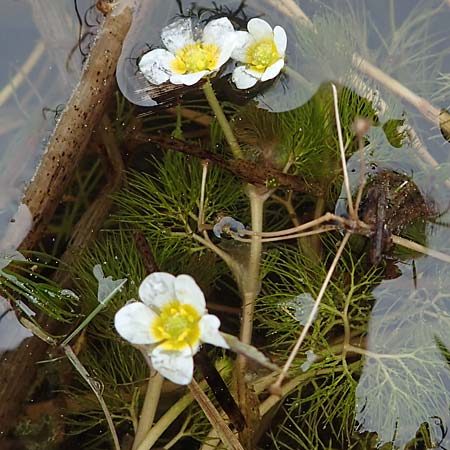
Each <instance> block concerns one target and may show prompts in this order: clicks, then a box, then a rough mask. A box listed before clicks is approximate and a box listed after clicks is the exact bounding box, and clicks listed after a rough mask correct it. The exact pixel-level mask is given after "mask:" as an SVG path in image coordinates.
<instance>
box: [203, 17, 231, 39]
mask: <svg viewBox="0 0 450 450" xmlns="http://www.w3.org/2000/svg"><path fill="white" fill-rule="evenodd" d="M233 34H234V28H233V25H232V24H231V22H230V21H229V19H227V18H226V17H221V18H220V19H217V20H211V22H209V23H208V24H207V25H206V27H205V28H204V30H203V39H202V41H203V42H204V43H205V44H216V45H219V46H220V45H222V42H223V40H224V38H225V37H226V36H227V35H233Z"/></svg>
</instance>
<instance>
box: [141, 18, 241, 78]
mask: <svg viewBox="0 0 450 450" xmlns="http://www.w3.org/2000/svg"><path fill="white" fill-rule="evenodd" d="M161 40H162V43H163V44H164V46H165V47H166V49H167V50H166V49H162V48H158V49H155V50H151V51H150V52H148V53H145V54H144V55H143V56H142V58H141V60H140V61H139V69H140V71H141V72H142V73H143V74H144V76H145V78H146V79H147V80H148V81H149V82H150V83H152V84H157V85H158V84H162V83H165V82H166V81H170V82H171V83H173V84H185V85H188V86H191V85H193V84H195V83H197V82H198V81H199V80H200V79H201V78H203V77H204V76H205V75H208V74H210V73H213V72H217V71H218V70H219V69H220V67H222V66H223V64H225V63H226V62H227V61H228V60H229V59H230V57H231V52H232V51H233V49H234V45H235V42H236V32H235V31H234V28H233V25H232V24H231V22H230V21H229V20H228V19H227V18H226V17H222V18H220V19H216V20H211V22H209V23H208V24H207V25H206V26H205V28H204V29H203V32H202V35H201V38H200V39H196V38H195V36H194V31H193V27H192V21H191V19H178V20H176V21H175V22H173V23H171V24H170V25H168V26H166V27H165V28H163V30H162V32H161Z"/></svg>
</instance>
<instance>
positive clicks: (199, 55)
mask: <svg viewBox="0 0 450 450" xmlns="http://www.w3.org/2000/svg"><path fill="white" fill-rule="evenodd" d="M219 53H220V51H219V47H218V46H217V45H215V44H203V43H202V42H196V43H195V44H188V45H186V46H184V47H183V48H181V49H179V50H178V51H177V54H176V55H175V59H174V60H173V62H172V70H173V71H174V72H175V73H178V74H181V75H182V74H186V73H195V72H200V71H202V70H214V69H215V68H216V65H217V61H218V59H219Z"/></svg>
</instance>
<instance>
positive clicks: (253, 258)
mask: <svg viewBox="0 0 450 450" xmlns="http://www.w3.org/2000/svg"><path fill="white" fill-rule="evenodd" d="M247 195H248V197H249V199H250V209H251V223H252V231H254V232H256V233H261V232H262V230H263V213H264V202H265V201H266V199H267V191H264V192H259V188H257V187H255V186H253V185H248V186H247ZM261 253H262V239H261V236H258V235H253V236H252V237H251V242H250V256H249V263H248V267H247V270H246V273H245V275H244V276H242V275H241V277H240V280H239V281H238V283H239V288H240V291H241V293H242V300H243V305H242V323H241V341H242V342H243V343H244V344H251V340H252V330H253V312H254V308H255V300H256V297H257V295H258V293H259V290H260V283H261V281H260V279H259V272H260V265H261Z"/></svg>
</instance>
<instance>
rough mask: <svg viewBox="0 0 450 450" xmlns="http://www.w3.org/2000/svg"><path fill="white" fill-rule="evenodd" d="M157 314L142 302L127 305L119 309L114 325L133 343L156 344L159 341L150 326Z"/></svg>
mask: <svg viewBox="0 0 450 450" xmlns="http://www.w3.org/2000/svg"><path fill="white" fill-rule="evenodd" d="M156 317H157V315H156V314H155V313H154V312H153V311H152V310H151V309H150V308H149V307H148V306H146V305H144V304H143V303H141V302H134V303H129V304H128V305H125V306H124V307H123V308H120V309H119V311H117V313H116V316H115V317H114V326H115V327H116V330H117V332H118V333H119V334H120V335H121V336H122V337H123V338H124V339H126V340H127V341H128V342H131V343H132V344H140V345H145V344H154V343H155V342H158V341H157V340H155V339H154V338H153V337H152V336H151V333H150V326H151V323H152V322H153V320H154V319H155V318H156Z"/></svg>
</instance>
